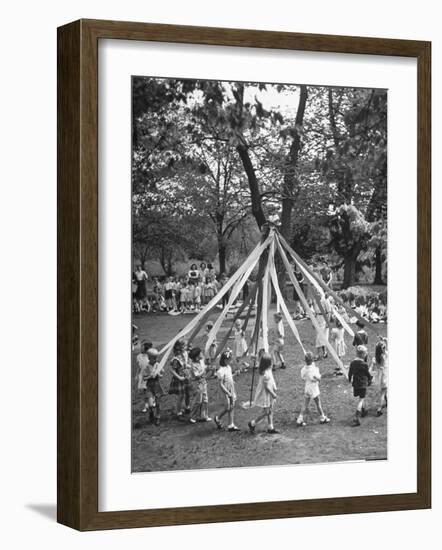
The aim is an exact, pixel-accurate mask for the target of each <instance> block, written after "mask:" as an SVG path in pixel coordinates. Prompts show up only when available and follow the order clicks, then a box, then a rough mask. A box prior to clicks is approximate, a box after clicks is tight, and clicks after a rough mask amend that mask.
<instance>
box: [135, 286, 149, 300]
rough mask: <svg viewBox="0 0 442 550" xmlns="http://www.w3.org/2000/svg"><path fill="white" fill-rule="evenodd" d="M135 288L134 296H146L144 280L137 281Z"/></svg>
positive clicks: (140, 298)
mask: <svg viewBox="0 0 442 550" xmlns="http://www.w3.org/2000/svg"><path fill="white" fill-rule="evenodd" d="M136 285H137V290H136V291H135V298H136V299H137V300H142V299H143V298H145V297H146V295H147V292H146V281H137V283H136Z"/></svg>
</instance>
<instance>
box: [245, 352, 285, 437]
mask: <svg viewBox="0 0 442 550" xmlns="http://www.w3.org/2000/svg"><path fill="white" fill-rule="evenodd" d="M258 372H259V380H258V386H257V387H256V393H255V399H254V400H253V406H254V407H260V408H261V409H262V413H261V414H259V415H258V416H257V417H256V418H254V419H253V420H250V422H249V423H248V426H249V430H250V433H252V434H254V433H255V428H256V424H258V423H259V422H261V420H264V419H265V418H267V424H268V427H267V433H269V434H277V433H279V431H278V430H276V429H275V427H274V426H273V407H274V404H275V400H276V389H277V388H276V382H275V379H274V378H273V372H272V356H271V355H270V353H268V352H264V353H263V354H262V355H261V358H260V360H259V367H258Z"/></svg>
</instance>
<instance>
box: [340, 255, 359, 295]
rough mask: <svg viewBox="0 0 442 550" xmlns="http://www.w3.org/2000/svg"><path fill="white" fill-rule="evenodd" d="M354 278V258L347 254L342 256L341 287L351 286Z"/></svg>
mask: <svg viewBox="0 0 442 550" xmlns="http://www.w3.org/2000/svg"><path fill="white" fill-rule="evenodd" d="M355 279H356V258H354V257H353V256H347V257H346V258H344V282H343V284H342V288H348V287H349V286H353V284H354V282H355Z"/></svg>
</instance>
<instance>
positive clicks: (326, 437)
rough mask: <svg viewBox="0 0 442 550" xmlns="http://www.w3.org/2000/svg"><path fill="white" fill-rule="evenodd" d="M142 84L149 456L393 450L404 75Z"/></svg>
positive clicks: (185, 461)
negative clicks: (391, 239) (391, 232)
mask: <svg viewBox="0 0 442 550" xmlns="http://www.w3.org/2000/svg"><path fill="white" fill-rule="evenodd" d="M131 92H132V120H131V121H128V123H131V128H132V151H131V164H132V197H131V199H132V258H131V260H132V265H131V266H130V273H131V280H130V284H129V281H128V288H129V286H130V288H131V298H130V300H131V302H130V303H131V308H132V327H131V342H130V343H129V342H128V346H129V345H130V347H131V353H132V363H131V373H130V376H131V389H132V399H131V406H132V449H131V457H132V463H131V466H132V472H157V471H174V470H194V469H214V468H236V467H259V466H276V465H297V464H311V463H334V462H347V461H369V460H370V461H371V460H387V459H388V453H387V447H388V445H387V437H388V433H387V432H388V430H387V427H388V339H387V337H388V300H387V296H388V294H387V267H388V258H387V244H388V243H387V234H388V228H387V165H388V163H387V108H388V101H387V98H388V90H386V89H377V88H376V89H373V88H352V87H342V86H341V87H339V86H336V87H330V86H320V85H310V84H287V83H267V82H240V81H213V80H190V79H180V78H158V77H155V76H133V77H132V81H131ZM404 223H406V220H404ZM128 302H129V293H128ZM128 376H129V373H128ZM393 391H395V388H393Z"/></svg>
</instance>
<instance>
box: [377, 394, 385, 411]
mask: <svg viewBox="0 0 442 550" xmlns="http://www.w3.org/2000/svg"><path fill="white" fill-rule="evenodd" d="M386 397H387V392H386V391H385V390H381V397H380V401H379V407H378V410H377V415H378V416H381V414H382V409H383V407H384V405H386V401H387V399H386Z"/></svg>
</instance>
